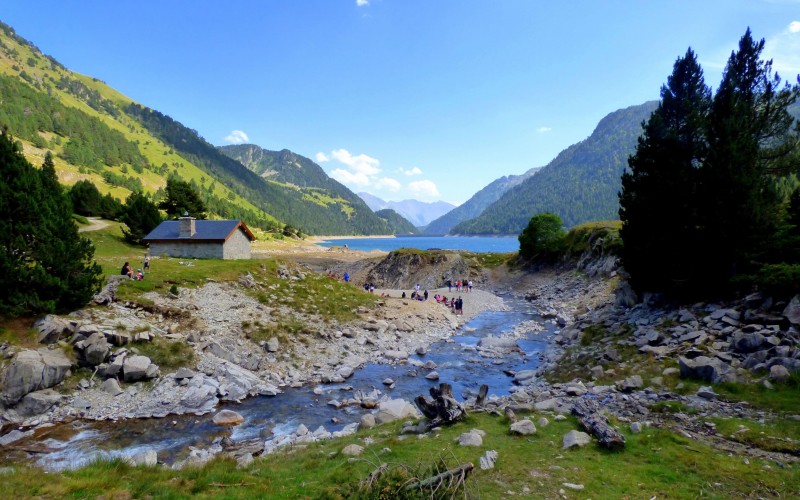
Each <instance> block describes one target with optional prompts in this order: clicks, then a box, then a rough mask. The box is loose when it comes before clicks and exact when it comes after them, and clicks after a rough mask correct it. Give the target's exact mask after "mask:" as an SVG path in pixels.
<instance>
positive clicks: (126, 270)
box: [120, 262, 133, 278]
mask: <svg viewBox="0 0 800 500" xmlns="http://www.w3.org/2000/svg"><path fill="white" fill-rule="evenodd" d="M120 274H122V275H123V276H127V277H128V278H133V269H131V265H130V263H129V262H126V263H125V264H123V266H122V271H121V272H120Z"/></svg>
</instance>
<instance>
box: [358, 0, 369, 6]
mask: <svg viewBox="0 0 800 500" xmlns="http://www.w3.org/2000/svg"><path fill="white" fill-rule="evenodd" d="M356 5H357V6H359V7H367V6H369V0H356Z"/></svg>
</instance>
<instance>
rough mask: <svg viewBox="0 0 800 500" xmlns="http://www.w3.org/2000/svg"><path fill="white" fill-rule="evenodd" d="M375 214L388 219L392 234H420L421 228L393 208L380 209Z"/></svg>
mask: <svg viewBox="0 0 800 500" xmlns="http://www.w3.org/2000/svg"><path fill="white" fill-rule="evenodd" d="M375 215H377V216H378V217H380V218H381V219H383V220H385V221H386V223H387V224H388V225H389V228H390V229H391V231H392V234H419V230H418V229H417V228H416V227H414V224H412V223H410V222H409V221H408V220H407V219H405V218H404V217H403V216H402V215H400V214H398V213H397V212H395V211H394V210H392V209H391V208H384V209H383V210H378V211H377V212H375Z"/></svg>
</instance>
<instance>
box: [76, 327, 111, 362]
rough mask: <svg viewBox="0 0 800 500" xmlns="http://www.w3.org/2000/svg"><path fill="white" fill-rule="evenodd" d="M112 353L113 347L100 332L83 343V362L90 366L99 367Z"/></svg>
mask: <svg viewBox="0 0 800 500" xmlns="http://www.w3.org/2000/svg"><path fill="white" fill-rule="evenodd" d="M110 352H111V347H110V346H109V345H108V341H107V340H106V338H105V336H104V335H103V334H102V333H100V332H95V333H93V334H91V335H89V338H87V339H86V340H84V341H83V360H84V361H85V362H86V364H87V365H89V366H97V365H99V364H100V363H102V362H103V361H105V360H106V358H107V357H108V355H109V353H110Z"/></svg>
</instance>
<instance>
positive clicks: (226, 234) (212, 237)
mask: <svg viewBox="0 0 800 500" xmlns="http://www.w3.org/2000/svg"><path fill="white" fill-rule="evenodd" d="M194 224H195V226H194V228H195V232H194V235H193V236H192V237H190V238H181V237H180V236H179V235H178V234H179V233H178V229H179V227H180V221H177V220H168V221H164V222H162V223H161V224H159V225H158V227H156V228H155V229H153V230H152V231H150V234H148V235H147V236H145V237H144V238H143V240H142V241H163V240H182V241H187V240H191V241H203V242H208V241H220V242H222V241H226V240H227V239H228V238H230V237H231V235H232V234H233V233H234V231H236V230H237V229H239V228H241V229H242V231H244V234H246V235H247V237H248V238H249V239H250V241H253V240H255V239H256V237H255V236H253V233H252V232H250V229H249V228H248V227H247V225H245V223H244V222H242V221H240V220H196V221H194Z"/></svg>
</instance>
